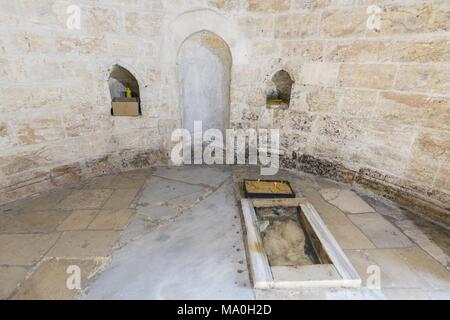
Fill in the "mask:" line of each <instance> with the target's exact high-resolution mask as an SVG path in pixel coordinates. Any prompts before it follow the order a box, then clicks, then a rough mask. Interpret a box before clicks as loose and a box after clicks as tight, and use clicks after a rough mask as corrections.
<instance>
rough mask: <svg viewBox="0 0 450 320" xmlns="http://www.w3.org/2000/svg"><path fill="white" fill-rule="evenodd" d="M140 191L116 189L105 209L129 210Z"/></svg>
mask: <svg viewBox="0 0 450 320" xmlns="http://www.w3.org/2000/svg"><path fill="white" fill-rule="evenodd" d="M138 191H139V190H138V189H116V190H114V193H113V194H112V195H111V197H110V198H109V199H108V201H106V203H105V204H104V206H103V207H104V208H105V209H127V208H128V207H130V204H131V202H132V201H133V199H134V198H135V197H136V194H137V193H138Z"/></svg>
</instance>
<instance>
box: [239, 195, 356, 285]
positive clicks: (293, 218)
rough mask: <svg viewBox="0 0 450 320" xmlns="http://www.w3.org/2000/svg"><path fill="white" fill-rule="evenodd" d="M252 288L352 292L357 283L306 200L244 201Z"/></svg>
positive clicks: (338, 247)
mask: <svg viewBox="0 0 450 320" xmlns="http://www.w3.org/2000/svg"><path fill="white" fill-rule="evenodd" d="M241 204H242V211H243V216H244V222H245V231H246V232H245V233H246V249H247V255H248V260H249V265H250V272H251V276H252V282H253V286H254V287H255V288H257V289H270V288H274V289H275V288H278V289H281V288H339V287H341V288H355V287H360V285H361V278H360V277H359V275H358V273H357V272H356V270H355V269H354V267H353V266H352V265H351V263H350V261H349V260H348V258H347V257H346V256H345V254H344V252H343V251H342V249H341V248H340V246H339V245H338V243H337V242H336V240H335V239H334V237H333V235H332V234H331V233H330V231H329V230H328V228H327V227H326V225H325V224H324V222H323V220H322V219H321V218H320V216H319V214H318V213H317V211H316V210H315V208H314V207H313V206H312V205H311V204H310V203H309V202H308V201H307V200H306V199H304V198H285V199H282V198H277V199H242V200H241Z"/></svg>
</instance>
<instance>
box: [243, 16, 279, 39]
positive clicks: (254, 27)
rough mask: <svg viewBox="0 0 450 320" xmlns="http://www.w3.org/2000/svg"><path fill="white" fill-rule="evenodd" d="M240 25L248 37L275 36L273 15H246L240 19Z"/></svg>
mask: <svg viewBox="0 0 450 320" xmlns="http://www.w3.org/2000/svg"><path fill="white" fill-rule="evenodd" d="M239 25H240V26H241V28H242V29H243V31H244V32H245V34H246V35H247V36H248V37H252V38H253V37H256V38H264V37H273V25H274V22H273V18H272V17H265V18H260V17H245V18H241V19H240V20H239Z"/></svg>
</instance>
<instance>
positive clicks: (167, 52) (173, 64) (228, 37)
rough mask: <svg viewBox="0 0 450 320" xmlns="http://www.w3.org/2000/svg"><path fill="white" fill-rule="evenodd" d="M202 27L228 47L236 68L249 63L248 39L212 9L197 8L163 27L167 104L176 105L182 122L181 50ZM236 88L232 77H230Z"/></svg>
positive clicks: (164, 77) (163, 70)
mask: <svg viewBox="0 0 450 320" xmlns="http://www.w3.org/2000/svg"><path fill="white" fill-rule="evenodd" d="M202 30H208V31H209V32H211V33H214V34H215V35H217V36H218V37H220V38H221V39H223V41H224V42H225V43H226V44H227V45H228V46H229V50H230V52H231V56H232V61H233V67H234V66H236V65H246V64H248V42H247V41H246V38H245V36H244V34H245V33H244V32H243V31H242V30H241V28H240V27H239V25H238V24H237V23H236V21H235V20H233V19H230V18H229V17H227V16H226V15H224V14H223V13H220V12H218V11H215V10H213V9H204V8H202V9H196V10H192V11H187V12H183V13H181V14H179V15H177V16H175V17H174V18H173V19H172V20H170V21H169V22H168V23H167V24H165V25H164V26H163V29H162V33H163V34H164V38H163V42H162V44H161V83H162V88H161V89H162V91H163V92H164V99H165V103H166V105H168V106H174V108H176V110H175V109H174V110H173V111H174V112H177V113H178V117H179V120H180V125H181V118H182V108H181V101H180V98H181V96H180V94H179V93H180V92H181V84H180V82H179V73H178V65H177V60H178V53H179V50H180V48H181V46H182V45H183V43H184V42H185V41H186V39H188V38H189V37H190V36H191V35H194V34H196V33H198V32H201V31H202ZM231 82H232V84H231V87H232V88H233V79H231Z"/></svg>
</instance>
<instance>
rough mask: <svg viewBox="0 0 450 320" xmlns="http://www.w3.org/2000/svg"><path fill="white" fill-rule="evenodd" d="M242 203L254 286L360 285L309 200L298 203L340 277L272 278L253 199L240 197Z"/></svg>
mask: <svg viewBox="0 0 450 320" xmlns="http://www.w3.org/2000/svg"><path fill="white" fill-rule="evenodd" d="M241 205H242V212H243V215H244V221H245V227H246V234H247V236H246V242H247V249H248V250H247V251H248V255H249V264H250V267H251V275H252V280H253V286H254V288H256V289H269V288H292V289H294V288H359V287H360V286H361V278H360V277H359V275H358V273H357V272H356V270H355V269H354V268H353V266H352V264H351V263H350V260H348V258H347V257H346V255H345V253H344V252H343V251H342V249H341V248H340V246H339V244H338V243H337V241H336V239H335V238H334V237H333V235H332V234H331V232H330V231H329V230H328V228H327V227H326V225H325V223H324V222H323V220H322V218H321V217H320V216H319V214H318V212H317V211H316V209H315V208H314V207H313V206H312V205H311V204H310V203H308V202H306V203H303V204H299V206H300V207H301V209H302V211H303V213H304V214H305V217H306V219H307V220H308V222H309V223H310V224H311V227H312V228H313V229H314V232H315V233H316V235H317V237H318V238H319V240H320V242H321V244H322V246H323V248H324V249H325V251H326V253H327V254H328V256H329V257H330V259H331V261H332V263H333V265H334V266H335V268H336V270H337V272H338V273H339V275H340V276H341V277H342V279H336V280H311V281H274V279H273V275H272V271H271V268H270V265H269V260H268V259H267V255H266V253H265V251H264V246H263V243H262V239H261V234H260V232H259V228H258V224H257V222H258V220H257V217H256V213H255V208H254V206H253V202H252V200H250V199H241Z"/></svg>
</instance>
